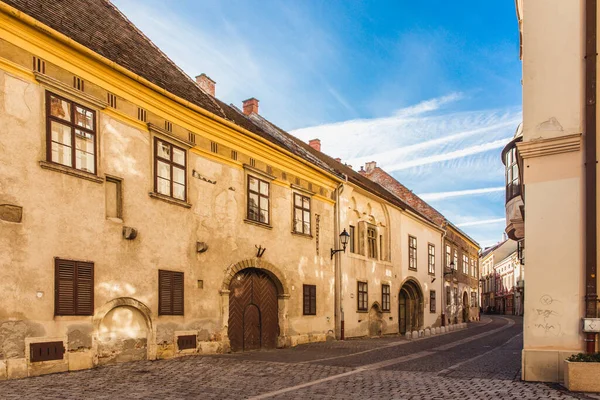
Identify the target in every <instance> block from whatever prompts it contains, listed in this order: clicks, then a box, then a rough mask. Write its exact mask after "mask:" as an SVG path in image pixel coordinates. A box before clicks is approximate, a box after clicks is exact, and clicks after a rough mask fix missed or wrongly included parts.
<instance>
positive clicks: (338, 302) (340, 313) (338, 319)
mask: <svg viewBox="0 0 600 400" xmlns="http://www.w3.org/2000/svg"><path fill="white" fill-rule="evenodd" d="M343 191H344V183H340V184H339V185H338V187H337V188H336V189H335V210H334V224H333V225H334V226H333V235H334V236H333V243H334V248H335V246H336V244H337V242H338V240H339V237H340V231H341V229H340V225H341V218H340V195H341V194H342V192H343ZM335 325H336V326H335V328H336V329H335V332H336V337H337V339H339V340H344V307H343V306H342V259H341V255H340V253H337V254H336V255H335Z"/></svg>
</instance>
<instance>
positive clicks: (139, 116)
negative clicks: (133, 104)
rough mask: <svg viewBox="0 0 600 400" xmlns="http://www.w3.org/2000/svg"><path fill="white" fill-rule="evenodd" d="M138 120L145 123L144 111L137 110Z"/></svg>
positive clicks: (141, 109)
mask: <svg viewBox="0 0 600 400" xmlns="http://www.w3.org/2000/svg"><path fill="white" fill-rule="evenodd" d="M138 119H139V120H140V121H142V122H146V110H144V109H143V108H138Z"/></svg>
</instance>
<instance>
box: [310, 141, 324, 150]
mask: <svg viewBox="0 0 600 400" xmlns="http://www.w3.org/2000/svg"><path fill="white" fill-rule="evenodd" d="M308 145H309V146H310V147H312V148H313V149H315V150H316V151H321V139H312V140H309V141H308Z"/></svg>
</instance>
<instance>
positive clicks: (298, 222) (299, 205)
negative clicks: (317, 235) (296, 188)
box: [294, 193, 311, 235]
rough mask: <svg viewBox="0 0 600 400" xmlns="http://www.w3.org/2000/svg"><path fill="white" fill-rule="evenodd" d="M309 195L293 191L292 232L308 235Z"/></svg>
mask: <svg viewBox="0 0 600 400" xmlns="http://www.w3.org/2000/svg"><path fill="white" fill-rule="evenodd" d="M310 220H311V217H310V197H308V196H303V195H301V194H298V193H294V232H296V233H301V234H303V235H310V234H311V231H310Z"/></svg>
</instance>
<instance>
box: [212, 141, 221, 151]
mask: <svg viewBox="0 0 600 400" xmlns="http://www.w3.org/2000/svg"><path fill="white" fill-rule="evenodd" d="M210 151H212V152H213V153H218V152H219V145H218V144H217V143H215V142H210Z"/></svg>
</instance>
